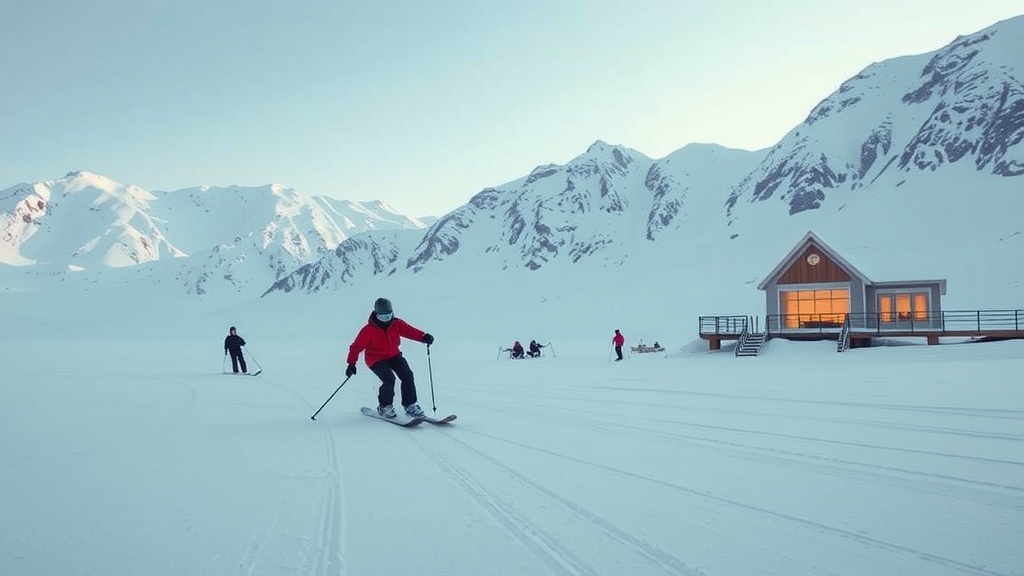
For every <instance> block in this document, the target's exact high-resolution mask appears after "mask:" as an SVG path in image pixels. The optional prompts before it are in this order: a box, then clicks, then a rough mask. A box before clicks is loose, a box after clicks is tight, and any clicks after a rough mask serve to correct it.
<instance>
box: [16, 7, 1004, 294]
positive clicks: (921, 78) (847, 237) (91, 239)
mask: <svg viewBox="0 0 1024 576" xmlns="http://www.w3.org/2000/svg"><path fill="white" fill-rule="evenodd" d="M1021 45H1024V16H1022V17H1017V18H1013V19H1010V20H1006V21H1003V22H1000V23H998V24H996V25H993V26H991V27H989V28H987V29H985V30H982V31H980V32H977V33H974V34H971V35H969V36H964V37H959V38H957V39H956V40H955V41H953V42H952V43H951V44H949V45H948V46H945V47H943V48H941V49H939V50H937V51H935V52H932V53H928V54H923V55H917V56H905V57H900V58H895V59H891V60H886V61H884V62H880V63H875V64H872V65H870V66H868V67H867V68H865V69H864V70H863V71H862V72H860V73H859V74H857V75H855V76H854V77H853V78H851V79H849V80H848V81H846V82H844V83H843V84H842V85H841V86H840V87H839V88H838V89H837V90H836V92H835V93H833V94H831V95H830V96H828V97H827V98H825V99H824V100H823V101H822V102H821V103H820V104H818V105H817V106H816V107H815V108H814V109H813V110H811V112H810V114H809V115H808V117H807V118H806V120H805V121H804V122H802V123H801V124H800V125H798V126H796V127H794V128H793V129H792V130H791V131H790V132H789V133H788V134H787V135H786V136H785V137H784V138H782V140H781V141H780V142H779V143H778V144H776V145H775V146H772V147H771V148H769V149H766V150H760V151H744V150H734V149H728V148H724V147H721V146H717V145H713V144H690V145H687V146H685V147H683V148H682V149H680V150H678V151H676V152H674V153H672V154H670V155H669V156H667V157H665V158H661V159H652V158H649V157H647V156H645V155H644V154H642V153H640V152H637V151H635V150H631V149H629V148H626V147H622V146H615V145H610V144H607V143H605V142H601V141H598V142H595V143H594V144H593V145H591V146H590V147H589V148H588V149H587V150H586V151H585V152H584V153H583V154H581V155H579V156H578V157H576V158H574V159H573V160H571V161H570V162H568V163H567V164H565V165H554V164H551V165H545V166H539V167H537V168H536V169H534V170H533V171H531V172H530V173H529V174H527V175H525V176H523V177H521V178H519V179H517V180H514V181H512V182H509V183H507V184H504V185H501V186H497V187H493V188H487V189H484V190H482V191H480V192H479V193H477V194H476V195H474V196H473V197H472V198H471V199H470V200H469V201H468V202H467V203H466V204H465V205H464V206H462V207H460V208H458V209H456V210H454V211H452V212H451V213H449V214H447V215H444V216H443V217H441V218H440V219H439V220H437V221H436V222H430V221H424V220H421V219H416V218H411V217H407V216H402V215H399V214H396V213H394V211H393V210H391V209H390V208H388V207H387V206H385V205H383V204H380V203H376V204H374V203H354V202H346V201H339V200H333V199H329V198H325V197H319V196H310V195H306V194H302V193H300V192H298V191H295V190H292V189H288V188H284V187H282V186H278V185H270V186H264V187H258V188H242V187H230V188H208V187H201V188H190V189H185V190H178V191H173V192H148V191H145V190H143V189H141V188H138V187H136V186H125V185H122V184H118V183H116V182H113V181H111V180H109V179H107V178H104V177H101V176H97V175H94V174H89V173H85V172H76V173H72V174H69V175H68V176H67V177H65V178H62V179H59V180H55V181H52V182H46V183H39V184H33V185H29V184H22V185H18V186H15V187H12V188H9V189H7V190H4V191H2V192H0V261H2V262H4V263H5V264H12V265H19V266H27V267H29V268H33V267H38V266H44V265H49V266H51V268H53V269H54V270H58V269H59V270H60V272H59V273H61V274H64V273H66V272H64V269H66V268H67V267H69V266H70V267H75V269H78V268H84V269H86V270H89V269H95V268H97V267H99V268H102V267H125V266H136V265H139V264H146V263H149V264H148V265H149V266H151V267H153V266H158V267H160V269H161V270H173V277H174V278H175V282H176V283H178V284H180V285H181V286H182V287H184V289H185V290H186V291H187V292H189V293H193V294H204V293H209V292H213V291H218V290H221V289H228V290H230V291H232V292H245V293H248V294H264V295H269V294H278V293H287V292H296V291H297V292H303V293H311V292H319V291H325V292H333V291H337V290H340V289H343V288H344V287H351V286H355V285H358V284H361V283H366V282H377V281H386V280H387V279H393V278H401V277H406V276H408V277H413V275H418V276H415V277H417V278H420V279H424V278H426V277H428V276H433V275H437V276H446V277H451V276H453V275H466V276H467V277H469V276H472V277H481V276H482V274H481V273H484V272H489V271H490V272H494V273H515V274H516V276H515V278H517V279H518V280H517V281H520V280H522V281H528V279H529V278H531V277H534V278H540V277H543V276H544V275H545V274H556V275H560V278H562V279H565V278H566V276H565V275H564V274H563V273H564V272H566V271H567V270H573V271H575V270H583V269H584V268H590V269H602V270H605V271H607V270H613V271H614V270H618V271H619V272H620V273H623V274H626V273H628V274H633V275H641V276H651V277H657V275H658V271H659V270H661V269H662V268H663V267H664V266H665V265H666V263H670V262H673V261H679V259H680V258H683V255H685V260H686V261H687V262H688V265H689V266H691V267H692V268H693V269H694V271H695V272H697V273H699V270H702V269H705V268H706V264H707V263H706V262H704V261H702V260H701V258H700V254H699V253H700V251H701V247H702V246H707V245H712V244H713V245H717V246H725V248H724V250H726V251H727V252H728V253H729V254H730V255H729V256H728V257H727V258H728V259H735V260H736V261H737V262H743V263H757V264H756V265H754V266H756V268H754V269H755V270H758V271H760V270H764V271H767V270H768V269H770V268H771V266H772V265H774V263H775V262H774V259H775V258H778V257H780V256H781V255H782V254H784V253H785V252H786V251H787V250H788V249H789V248H790V247H791V245H792V243H794V242H795V241H796V240H797V239H799V237H801V236H802V235H803V234H804V233H806V231H807V230H810V229H813V230H815V231H816V232H817V233H819V234H820V235H821V236H823V237H824V238H826V239H829V240H830V241H832V242H833V244H835V245H837V246H839V247H842V246H851V247H854V248H856V247H862V248H863V247H868V248H871V249H872V250H873V254H874V257H873V258H874V259H876V260H879V261H880V264H879V267H880V268H885V267H886V265H885V261H886V260H887V259H888V261H890V262H895V263H897V264H896V265H894V267H900V270H901V271H902V273H904V274H915V273H917V270H919V269H920V270H921V272H920V273H921V274H927V275H928V277H939V276H942V274H943V270H942V269H941V263H937V262H931V261H923V260H922V259H916V260H915V259H914V258H913V257H912V255H913V254H914V252H915V250H917V249H918V248H920V247H922V246H933V245H936V244H940V245H944V244H945V243H948V244H950V245H951V246H953V245H955V246H956V247H957V249H958V250H963V249H965V248H964V247H965V246H966V247H971V248H972V249H974V250H987V251H990V250H996V252H998V253H1000V254H1002V253H1005V254H1007V257H1009V258H1012V255H1013V254H1014V253H1017V254H1018V255H1019V253H1021V252H1018V251H1020V250H1024V245H1022V242H1024V241H1022V240H1021V238H1022V235H1021V234H1022V231H1024V223H1022V222H1021V219H1020V215H1021V214H1022V213H1024V194H1021V193H1020V191H1021V190H1024V145H1022V144H1021V140H1022V139H1024V62H1022V60H1021V57H1020V53H1019V47H1020V46H1021ZM1004 240H1006V242H1005V243H1004V242H1003V241H1004ZM1000 251H1001V252H1000ZM721 253H722V250H717V251H716V254H718V255H716V256H715V257H716V258H721V256H720V254H721ZM908 262H910V265H909V266H908V265H907V263H908ZM609 267H610V268H609ZM750 267H753V266H747V268H750ZM932 270H935V272H934V273H933V272H932ZM55 273H58V272H55ZM605 273H607V272H605ZM744 274H749V272H744ZM1004 274H1006V277H1005V278H1002V277H1001V278H998V279H997V281H998V282H1001V283H1003V284H1006V285H1010V286H1018V285H1019V284H1014V283H1015V282H1016V283H1019V282H1020V281H1021V278H1018V277H1017V276H1019V274H1018V275H1017V276H1014V274H1016V272H1012V271H1007V272H1004ZM483 276H486V274H484V275H483ZM155 277H156V278H166V273H160V274H156V276H155ZM581 277H582V276H581ZM587 278H590V277H589V276H587ZM745 281H749V278H748V279H747V280H745ZM1017 289H1018V290H1019V288H1017ZM1021 297H1022V298H1024V293H1022V294H1021Z"/></svg>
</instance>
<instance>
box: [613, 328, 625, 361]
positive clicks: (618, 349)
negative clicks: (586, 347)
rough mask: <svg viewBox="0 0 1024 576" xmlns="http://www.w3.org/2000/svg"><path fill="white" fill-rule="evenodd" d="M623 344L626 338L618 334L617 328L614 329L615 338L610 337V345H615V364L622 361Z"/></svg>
mask: <svg viewBox="0 0 1024 576" xmlns="http://www.w3.org/2000/svg"><path fill="white" fill-rule="evenodd" d="M625 343H626V337H625V336H623V335H622V332H619V330H618V328H616V329H615V336H613V337H612V344H614V345H615V354H616V355H617V356H618V358H616V359H615V361H616V362H618V361H619V360H622V345H623V344H625Z"/></svg>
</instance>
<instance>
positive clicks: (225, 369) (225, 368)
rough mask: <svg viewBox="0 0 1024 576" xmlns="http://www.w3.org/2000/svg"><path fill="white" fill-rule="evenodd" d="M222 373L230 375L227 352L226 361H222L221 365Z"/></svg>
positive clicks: (225, 354)
mask: <svg viewBox="0 0 1024 576" xmlns="http://www.w3.org/2000/svg"><path fill="white" fill-rule="evenodd" d="M220 371H221V372H223V373H225V374H227V373H228V353H227V352H224V360H222V361H221V363H220Z"/></svg>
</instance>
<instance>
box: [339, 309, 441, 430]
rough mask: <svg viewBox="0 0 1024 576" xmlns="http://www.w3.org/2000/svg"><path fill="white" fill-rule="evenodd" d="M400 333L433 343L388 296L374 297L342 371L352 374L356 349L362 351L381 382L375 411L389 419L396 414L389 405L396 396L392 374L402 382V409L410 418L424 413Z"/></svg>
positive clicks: (349, 349) (430, 337)
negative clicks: (396, 309)
mask: <svg viewBox="0 0 1024 576" xmlns="http://www.w3.org/2000/svg"><path fill="white" fill-rule="evenodd" d="M403 337H405V338H408V339H410V340H416V341H417V342H423V343H424V344H426V345H427V346H430V345H431V344H433V343H434V337H433V336H431V335H430V334H427V333H426V332H424V331H422V330H420V329H419V328H416V327H414V326H411V325H410V324H408V323H406V321H405V320H402V319H401V318H396V317H395V312H394V308H393V307H392V306H391V301H390V300H388V299H387V298H377V300H376V302H374V303H373V312H371V313H370V318H369V320H368V321H367V323H366V326H363V328H362V329H361V330H360V331H359V334H357V335H356V339H355V340H354V341H353V342H352V345H351V346H349V348H348V368H346V369H345V375H346V376H353V375H355V373H356V362H357V361H358V360H359V353H360V352H364V351H365V360H366V365H367V366H369V367H370V370H372V371H373V373H374V374H376V375H377V377H378V378H380V382H381V384H380V389H379V390H378V391H377V404H378V406H377V413H378V414H380V415H381V416H382V417H384V418H388V419H391V418H395V417H396V416H397V415H396V414H395V409H394V407H392V406H391V403H392V402H394V400H395V376H398V379H399V380H401V382H402V406H403V407H404V408H405V413H406V414H407V415H408V416H409V417H411V418H419V417H422V416H424V414H423V409H422V408H420V405H419V404H418V403H417V402H416V383H415V381H414V378H413V374H412V369H411V368H409V363H408V362H406V360H405V358H404V357H403V356H402V351H401V350H399V349H398V346H399V343H400V342H401V339H402V338H403Z"/></svg>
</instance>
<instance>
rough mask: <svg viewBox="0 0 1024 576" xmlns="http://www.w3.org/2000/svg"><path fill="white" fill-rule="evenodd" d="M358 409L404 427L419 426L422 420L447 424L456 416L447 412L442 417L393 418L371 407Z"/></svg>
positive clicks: (373, 416) (378, 418)
mask: <svg viewBox="0 0 1024 576" xmlns="http://www.w3.org/2000/svg"><path fill="white" fill-rule="evenodd" d="M359 410H360V411H361V412H362V413H363V414H365V415H367V416H369V417H370V418H376V419H377V420H383V421H385V422H390V423H392V424H394V425H396V426H402V427H405V428H411V427H413V426H419V425H420V424H422V423H424V422H429V423H430V424H449V423H451V422H452V421H454V420H455V418H456V416H455V414H449V415H448V416H445V417H444V418H431V417H430V416H423V417H420V418H411V417H409V416H401V415H399V416H396V417H395V418H384V417H383V416H381V415H380V414H377V411H376V410H374V409H373V408H368V407H366V406H363V407H362V408H360V409H359Z"/></svg>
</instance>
